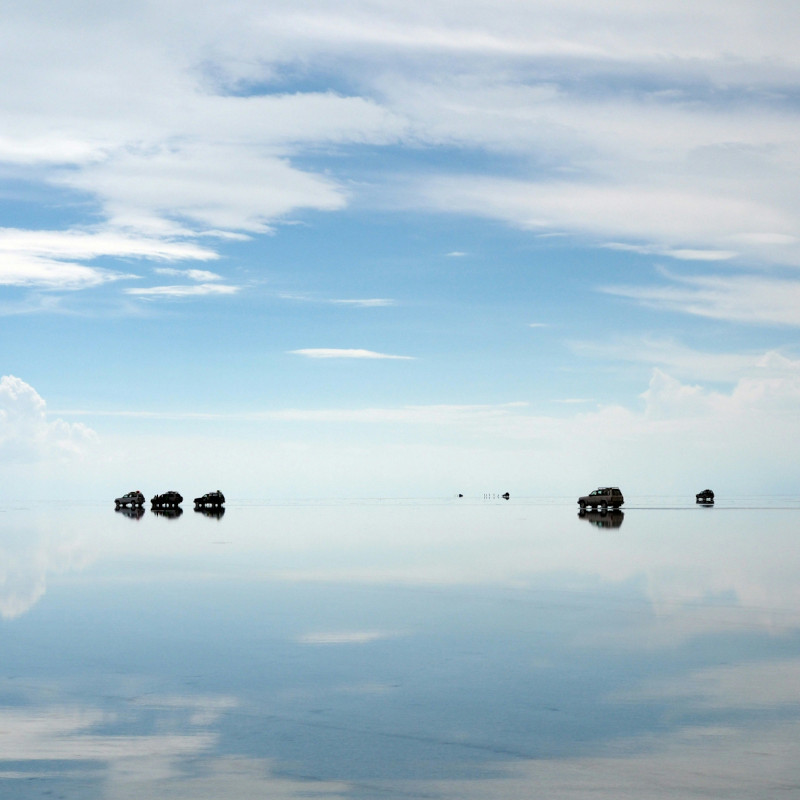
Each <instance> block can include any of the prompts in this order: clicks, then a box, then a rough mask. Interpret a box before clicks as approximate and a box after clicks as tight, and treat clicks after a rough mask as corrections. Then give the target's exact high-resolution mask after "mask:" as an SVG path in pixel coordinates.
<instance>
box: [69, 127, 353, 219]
mask: <svg viewBox="0 0 800 800" xmlns="http://www.w3.org/2000/svg"><path fill="white" fill-rule="evenodd" d="M61 182H62V183H64V184H66V185H69V186H71V187H74V188H78V189H81V190H84V191H89V192H92V193H94V194H96V195H98V196H99V197H100V198H101V199H102V201H103V204H104V206H105V209H106V212H107V214H108V215H109V217H110V219H111V221H112V222H113V223H114V224H115V225H118V226H121V227H131V226H135V227H136V228H138V229H141V230H144V231H147V230H155V231H160V230H162V229H163V228H164V226H165V225H167V226H169V225H176V226H181V225H183V224H185V223H186V222H188V223H190V224H191V225H193V226H195V228H199V230H205V229H208V228H222V229H227V230H234V231H253V232H262V233H263V232H266V231H268V230H269V226H270V222H272V221H273V220H275V219H277V218H279V217H281V216H283V215H285V214H287V213H289V212H290V211H293V210H295V209H298V208H304V207H305V208H314V209H319V210H335V209H339V208H342V207H343V206H344V204H345V193H344V191H343V190H342V189H341V188H339V187H338V186H337V185H336V184H335V183H334V182H333V181H332V180H330V179H329V178H326V177H323V176H319V175H314V174H312V173H309V172H303V171H301V170H298V169H295V168H294V167H292V166H291V164H290V163H289V162H288V161H287V160H286V159H285V158H278V157H275V156H274V155H270V154H269V153H260V152H258V151H257V150H255V149H254V148H251V147H249V146H245V145H242V146H238V147H236V146H232V145H228V144H222V143H216V142H206V143H203V144H193V145H186V146H183V147H166V146H158V147H155V148H152V149H147V150H144V151H133V150H123V151H121V152H118V153H115V154H113V155H112V156H111V157H110V158H109V159H107V160H106V161H104V162H103V163H99V164H93V165H90V166H87V167H86V168H84V169H83V170H81V171H80V172H69V173H64V174H63V175H62V177H61Z"/></svg>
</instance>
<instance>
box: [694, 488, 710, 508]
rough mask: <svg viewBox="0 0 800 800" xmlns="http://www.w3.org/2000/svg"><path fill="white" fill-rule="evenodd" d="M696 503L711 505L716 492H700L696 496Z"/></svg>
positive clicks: (706, 490)
mask: <svg viewBox="0 0 800 800" xmlns="http://www.w3.org/2000/svg"><path fill="white" fill-rule="evenodd" d="M695 498H696V499H695V502H696V503H706V504H708V505H710V504H711V503H713V502H714V492H712V491H711V489H703V491H702V492H698V493H697V494H696V495H695Z"/></svg>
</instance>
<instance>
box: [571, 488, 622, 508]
mask: <svg viewBox="0 0 800 800" xmlns="http://www.w3.org/2000/svg"><path fill="white" fill-rule="evenodd" d="M624 502H625V498H624V497H623V496H622V492H621V491H620V490H619V489H618V488H617V487H616V486H607V487H603V488H600V489H595V490H594V491H593V492H592V493H591V494H587V495H584V496H583V497H579V498H578V505H579V506H580V507H581V508H586V507H587V506H588V507H589V508H605V509H609V508H619V507H620V506H621V505H622V504H623V503H624Z"/></svg>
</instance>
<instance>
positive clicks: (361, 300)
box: [279, 292, 395, 308]
mask: <svg viewBox="0 0 800 800" xmlns="http://www.w3.org/2000/svg"><path fill="white" fill-rule="evenodd" d="M279 297H280V298H281V299H282V300H296V301H297V302H301V303H320V304H325V305H334V306H353V307H354V308H383V307H385V306H393V305H395V301H394V300H392V299H391V298H388V297H353V298H336V297H333V298H330V297H316V296H314V295H310V294H298V293H296V292H281V293H280V295H279Z"/></svg>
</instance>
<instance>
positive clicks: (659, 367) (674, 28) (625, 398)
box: [0, 0, 800, 458]
mask: <svg viewBox="0 0 800 800" xmlns="http://www.w3.org/2000/svg"><path fill="white" fill-rule="evenodd" d="M797 34H798V22H797V19H796V10H795V8H794V6H793V5H792V4H791V3H789V2H784V1H779V0H772V1H771V2H767V3H755V2H754V0H732V1H730V2H724V3H723V2H721V0H712V1H711V2H707V3H704V4H703V6H702V8H691V9H689V8H688V7H682V6H676V5H675V4H674V3H668V2H665V0H656V1H655V2H650V3H647V4H646V6H637V5H633V6H632V5H631V4H630V3H627V2H610V3H605V4H603V5H602V6H593V5H591V4H589V5H587V4H586V3H585V2H583V1H582V0H561V1H560V2H553V1H552V0H536V2H530V3H524V4H521V3H516V2H511V1H510V0H501V2H491V3H490V2H488V0H468V1H467V2H465V3H460V4H458V5H457V6H454V5H453V4H452V3H445V2H443V0H429V1H428V2H426V3H417V2H409V3H404V4H397V3H390V2H385V1H382V0H355V2H352V3H348V4H347V6H346V7H343V6H341V5H340V4H335V3H331V2H329V0H311V2H308V3H304V4H303V6H302V8H299V7H298V6H297V4H296V3H290V2H286V1H285V0H275V1H274V2H270V3H269V4H267V5H266V6H265V5H264V4H263V3H257V2H255V0H236V1H235V2H233V3H228V4H225V5H221V4H210V5H208V4H207V5H206V6H203V7H198V6H196V5H195V4H189V3H186V2H184V0H165V2H163V3H159V4H143V3H140V2H127V1H126V0H123V2H119V3H114V4H113V5H105V6H104V5H100V6H98V5H96V4H91V3H85V2H80V1H79V0H68V2H65V3H60V4H58V5H57V6H56V5H54V4H53V3H51V2H31V3H26V4H18V5H17V6H15V7H13V8H9V9H7V12H6V15H5V17H4V25H3V29H2V31H0V42H1V43H2V48H0V64H2V66H3V69H2V70H1V71H0V75H2V76H4V77H2V78H0V82H1V83H2V87H3V92H2V93H0V98H2V99H0V108H2V112H3V120H4V126H3V131H2V133H0V186H1V187H2V189H3V191H2V193H1V194H0V208H2V210H3V218H2V219H0V224H1V225H2V227H0V320H2V321H3V324H4V325H6V327H7V330H8V337H9V338H8V339H7V341H14V342H15V343H16V342H19V343H24V344H21V345H20V346H16V345H15V346H14V347H9V348H8V353H7V355H8V356H9V357H8V358H7V360H6V364H5V365H3V367H2V372H3V373H12V372H13V374H15V375H20V376H22V379H23V381H29V382H30V384H27V383H26V384H24V386H26V387H27V389H26V390H25V391H28V390H29V391H30V392H31V393H33V394H32V395H30V396H33V395H35V396H36V397H39V395H38V392H39V391H41V392H42V393H43V395H44V396H46V397H48V400H49V401H50V402H55V403H56V404H57V405H58V406H63V407H65V409H66V410H67V411H68V410H69V408H70V407H72V409H73V410H75V409H76V408H79V407H80V408H84V409H86V408H88V409H89V410H94V411H95V412H96V413H97V414H98V415H100V413H101V412H106V411H110V412H125V411H131V412H137V411H143V412H155V413H160V411H161V410H164V411H165V412H169V413H172V414H175V415H177V416H181V415H182V414H184V415H187V416H188V415H189V414H190V413H191V412H197V411H198V410H199V411H207V412H208V413H209V414H212V415H213V414H219V415H220V418H222V417H224V416H225V415H226V414H227V415H230V416H232V417H236V416H237V415H239V416H242V417H246V416H247V415H248V414H250V415H253V414H257V413H261V412H266V413H275V414H278V413H282V412H284V411H287V410H297V411H298V412H299V413H311V412H314V411H318V412H320V413H324V412H325V410H328V409H329V410H340V411H341V410H351V411H355V412H358V411H359V410H360V411H364V410H365V409H376V408H379V409H390V410H391V409H394V410H397V409H403V408H410V407H413V408H441V407H445V406H447V407H456V406H458V407H484V406H489V407H505V406H506V404H508V403H512V402H516V401H523V402H526V403H530V404H531V409H532V412H531V414H530V415H527V412H524V413H523V412H519V411H515V412H508V414H507V416H508V419H509V420H512V422H510V423H509V424H510V426H511V427H510V428H509V430H511V429H513V430H515V431H517V432H518V435H520V436H521V437H522V438H523V439H525V437H526V434H525V433H524V431H526V430H530V429H537V426H539V425H541V428H542V430H545V429H546V430H547V431H549V433H548V434H547V435H548V436H550V435H551V434H552V432H553V431H561V432H562V433H561V435H562V436H563V440H564V442H567V441H568V440H569V441H572V435H571V433H568V431H570V430H589V428H590V423H594V424H597V422H598V420H600V419H603V418H608V416H609V415H613V414H616V413H618V412H619V413H622V412H624V413H625V414H627V415H629V417H630V419H628V421H627V423H626V424H630V425H633V428H634V429H635V430H638V431H640V433H641V435H642V436H644V437H645V439H647V436H648V435H649V434H648V433H647V432H648V431H653V430H655V428H654V427H653V426H656V424H657V420H662V419H663V418H664V414H665V409H667V408H669V409H671V411H670V414H672V415H674V419H675V420H677V419H679V418H683V419H685V420H689V421H688V422H687V423H686V428H687V431H689V429H691V428H692V424H693V423H692V422H691V420H695V419H696V418H697V415H700V416H702V414H705V413H706V412H707V411H709V409H714V412H713V413H711V412H709V413H711V416H712V417H714V416H715V415H716V418H717V419H723V420H728V422H729V423H730V424H731V425H734V424H735V422H734V419H738V416H737V415H738V414H740V413H741V412H742V410H743V409H745V408H747V409H748V413H749V414H757V415H759V416H758V417H757V419H758V420H759V422H758V427H759V429H762V428H763V429H765V430H766V429H769V431H778V430H779V428H778V423H777V422H776V421H775V419H774V417H773V416H772V415H773V414H774V412H775V409H776V408H777V409H780V410H781V413H783V412H784V411H785V410H787V409H789V410H793V409H794V408H796V405H795V404H796V402H797V400H798V397H797V383H796V381H797V369H796V364H797V356H796V352H797V346H798V345H797V339H796V331H797V329H798V328H800V302H798V300H800V277H798V274H797V269H798V268H799V267H800V227H798V222H797V220H798V219H800V195H798V193H797V191H796V187H797V185H798V182H800V160H799V159H798V156H797V153H798V152H800V146H799V145H800V125H799V124H798V122H800V106H798V103H797V89H796V87H797V85H798V77H799V76H800V54H798V51H797V48H796V40H797ZM32 43H35V45H36V46H35V47H32V46H31V45H32ZM43 52H46V53H47V57H46V58H42V57H41V53H43ZM504 287H505V293H504V294H503V288H504ZM337 298H339V299H337ZM341 298H346V299H341ZM45 318H46V319H47V322H45V323H42V324H40V323H39V321H41V320H43V319H45ZM532 319H534V320H536V322H531V320H532ZM37 326H38V327H37ZM34 327H37V329H36V330H34ZM526 334H527V336H526ZM532 337H535V339H534V338H532ZM54 341H57V342H59V344H60V346H61V349H62V355H61V361H59V360H58V359H57V358H56V356H55V355H54V353H53V348H52V343H53V342H54ZM87 342H91V345H90V346H91V348H93V349H94V358H88V359H87V357H86V348H87V346H89V345H87ZM309 342H313V343H314V347H313V348H308V347H305V344H307V343H309ZM132 343H135V346H136V348H137V350H138V353H137V355H136V357H135V359H134V360H135V361H136V362H137V363H140V364H148V365H152V364H157V363H162V361H164V360H167V361H169V363H170V364H171V366H172V367H173V372H172V373H171V374H172V375H173V376H174V377H173V378H172V379H165V380H163V381H155V380H149V381H148V380H146V379H145V380H139V381H136V382H135V383H133V384H132V383H130V382H129V383H128V384H127V385H126V384H125V383H124V382H123V380H122V379H121V378H119V377H117V378H115V377H114V371H115V369H118V367H119V364H120V360H121V361H123V362H124V360H125V357H124V356H123V357H122V358H121V359H120V353H125V352H129V351H130V349H131V348H132V346H133V345H132ZM167 353H171V354H172V355H171V356H170V357H169V358H168V359H167V357H166V355H165V354H167ZM297 355H301V356H304V358H300V359H298V358H296V356H297ZM208 359H211V360H212V361H213V362H214V363H216V364H219V365H220V367H219V369H218V371H216V372H215V375H216V377H217V379H218V381H219V388H218V389H217V390H216V391H215V390H214V388H213V387H211V388H209V387H210V384H211V383H213V381H211V380H210V381H207V382H206V383H204V384H202V383H201V382H200V378H199V377H198V376H197V370H196V365H197V364H201V363H207V362H208ZM291 362H293V363H291ZM64 364H66V365H68V366H63V365H64ZM62 367H63V368H62ZM192 368H195V371H194V375H191V374H190V369H192ZM356 370H360V371H359V372H356ZM521 376H524V377H521ZM3 380H4V381H13V380H17V379H12V378H10V377H8V378H4V379H3ZM14 386H16V388H15V389H14V392H16V394H14V393H13V392H12V388H13V387H12V384H11V383H7V384H5V383H4V384H3V387H4V388H3V391H4V392H5V395H4V397H5V401H4V402H6V406H4V412H3V413H4V414H5V417H4V418H3V420H4V426H5V430H6V434H5V436H6V440H5V441H6V442H12V441H16V442H17V443H18V446H19V448H21V451H22V450H25V451H26V452H28V453H29V454H30V453H34V452H38V453H40V454H42V453H49V454H50V455H52V454H53V453H55V452H57V451H63V450H65V449H69V448H70V447H72V446H73V445H75V443H76V442H79V441H80V440H81V439H82V437H83V436H84V434H85V431H81V430H78V429H77V428H74V427H73V425H76V424H78V423H68V422H62V423H59V424H60V425H61V426H62V427H61V428H60V430H61V433H59V434H56V433H55V432H54V431H55V429H54V428H48V427H47V426H48V425H50V426H52V425H55V424H56V423H54V422H48V421H47V420H46V419H45V417H44V416H42V415H43V414H44V412H43V411H39V412H36V413H34V412H33V411H31V415H30V418H29V420H28V422H25V423H24V424H23V421H22V417H21V416H16V417H13V415H11V411H10V410H9V409H10V408H11V406H13V407H14V408H17V406H15V405H14V404H15V403H17V404H18V403H21V402H22V400H21V398H22V397H23V395H24V393H25V392H24V391H22V390H21V389H20V387H19V385H17V384H14ZM33 386H35V387H36V389H34V388H33ZM648 386H649V388H648ZM20 392H22V394H20ZM82 393H83V395H84V396H85V397H86V398H87V400H86V401H84V400H83V399H80V397H81V394H82ZM12 395H13V397H12ZM9 398H11V399H9ZM76 398H79V399H76ZM570 398H572V399H573V400H570ZM574 398H581V399H582V402H581V404H580V410H581V412H583V411H585V410H586V401H587V400H588V399H590V398H591V400H590V403H591V402H593V403H594V404H595V408H593V409H590V410H589V412H588V414H589V415H588V416H586V415H585V414H584V413H580V414H577V415H572V416H565V414H566V413H567V411H568V410H569V409H568V408H567V407H568V406H570V407H571V408H572V410H575V405H576V404H575V403H574ZM40 399H41V398H40ZM12 401H13V402H12ZM9 403H11V406H9ZM34 405H35V404H34ZM31 408H32V407H31ZM612 409H613V411H612ZM701 409H705V410H704V411H702V413H701ZM12 410H13V409H12ZM619 410H621V411H619ZM15 413H16V412H15ZM787 413H788V412H787ZM36 414H39V416H36ZM670 414H668V415H667V416H670ZM681 415H683V417H681ZM62 416H68V415H62ZM98 418H99V417H98ZM110 418H112V417H107V418H106V419H110ZM34 419H35V420H36V421H35V424H33V423H30V420H34ZM531 420H535V421H534V422H531ZM565 420H566V421H565ZM770 420H772V421H770ZM88 422H89V423H90V424H91V427H92V428H95V429H98V430H99V431H100V433H101V435H102V434H103V433H104V432H105V433H107V432H108V431H103V430H101V429H102V428H103V425H98V424H97V422H96V420H94V419H89V420H88ZM29 423H30V424H29ZM658 424H659V425H660V424H661V422H658ZM26 426H27V427H26ZM37 426H38V427H37ZM584 426H585V427H584ZM87 430H88V429H87ZM489 430H490V429H488V428H487V431H489ZM698 430H699V429H698ZM8 431H11V432H10V433H9V432H8ZM20 431H24V433H20ZM37 431H38V432H37ZM537 435H538V434H537ZM684 436H685V442H686V443H687V445H688V446H694V445H693V441H695V440H692V436H697V430H694V432H693V433H692V432H685V434H684ZM720 436H722V434H720ZM37 437H38V438H37ZM301 438H302V437H301ZM766 438H767V440H769V441H773V440H774V441H777V440H778V437H773V436H772V434H771V433H770V434H769V435H768V436H767V437H766ZM23 440H25V441H30V442H37V444H36V446H35V447H34V446H33V445H31V446H28V445H25V446H24V447H23V446H22V445H21V444H19V443H20V442H22V441H23ZM7 446H10V445H7ZM487 446H488V445H487ZM749 446H750V445H748V447H749ZM753 447H755V445H754V444H753ZM37 448H38V449H37ZM498 458H500V456H498ZM765 458H766V456H765Z"/></svg>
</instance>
